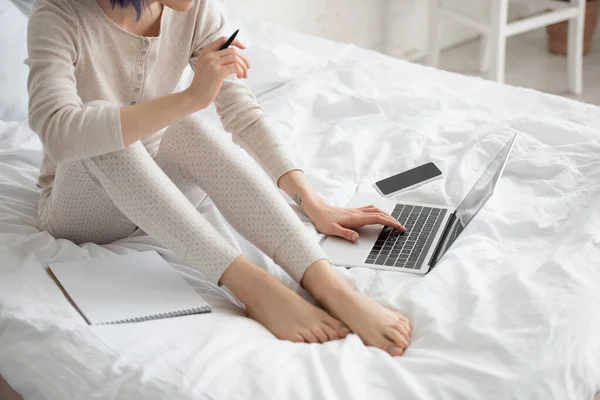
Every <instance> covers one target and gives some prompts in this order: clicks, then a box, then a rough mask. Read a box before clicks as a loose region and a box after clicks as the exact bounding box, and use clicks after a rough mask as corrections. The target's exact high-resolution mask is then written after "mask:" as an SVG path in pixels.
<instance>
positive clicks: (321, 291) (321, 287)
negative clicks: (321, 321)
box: [301, 259, 352, 307]
mask: <svg viewBox="0 0 600 400" xmlns="http://www.w3.org/2000/svg"><path fill="white" fill-rule="evenodd" d="M301 284H302V286H303V287H304V289H306V290H308V291H309V292H310V294H311V295H312V296H313V297H314V298H315V300H317V301H318V302H319V303H321V304H322V305H324V306H325V307H327V306H328V303H329V301H330V299H331V298H332V297H336V296H339V295H342V294H344V293H347V292H348V291H349V290H352V288H351V287H350V285H349V284H348V282H347V281H346V279H344V278H343V277H342V276H340V275H338V274H337V272H336V271H335V270H334V269H333V267H332V265H331V263H330V262H329V260H326V259H321V260H318V261H316V262H314V263H313V264H311V266H310V267H308V269H307V270H306V272H305V273H304V276H303V277H302V282H301Z"/></svg>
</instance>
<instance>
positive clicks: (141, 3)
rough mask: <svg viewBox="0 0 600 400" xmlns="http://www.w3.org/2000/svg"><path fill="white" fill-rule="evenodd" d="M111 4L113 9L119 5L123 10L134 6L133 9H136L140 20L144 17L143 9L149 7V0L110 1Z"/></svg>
mask: <svg viewBox="0 0 600 400" xmlns="http://www.w3.org/2000/svg"><path fill="white" fill-rule="evenodd" d="M110 4H111V5H112V7H113V8H115V5H118V6H119V7H121V8H127V7H129V6H133V8H135V12H136V14H137V19H138V20H139V19H140V17H141V16H142V9H143V8H144V7H148V2H147V0H110Z"/></svg>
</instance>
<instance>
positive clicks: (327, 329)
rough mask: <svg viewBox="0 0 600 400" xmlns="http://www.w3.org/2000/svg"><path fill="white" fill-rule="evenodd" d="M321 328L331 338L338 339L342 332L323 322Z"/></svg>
mask: <svg viewBox="0 0 600 400" xmlns="http://www.w3.org/2000/svg"><path fill="white" fill-rule="evenodd" d="M321 329H323V332H325V334H326V335H327V337H328V338H329V340H337V339H339V338H340V334H339V333H338V332H337V331H336V330H335V329H333V328H332V327H331V326H329V325H327V324H323V325H322V326H321Z"/></svg>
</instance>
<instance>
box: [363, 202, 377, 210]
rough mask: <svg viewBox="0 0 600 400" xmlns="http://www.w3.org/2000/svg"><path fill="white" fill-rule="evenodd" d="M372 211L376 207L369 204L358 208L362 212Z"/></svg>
mask: <svg viewBox="0 0 600 400" xmlns="http://www.w3.org/2000/svg"><path fill="white" fill-rule="evenodd" d="M374 209H377V207H375V206H374V205H373V204H369V205H368V206H364V207H360V208H359V210H363V211H366V210H374Z"/></svg>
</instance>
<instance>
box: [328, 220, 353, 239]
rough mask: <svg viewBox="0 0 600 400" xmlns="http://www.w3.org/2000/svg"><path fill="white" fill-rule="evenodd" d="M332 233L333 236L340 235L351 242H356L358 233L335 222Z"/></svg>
mask: <svg viewBox="0 0 600 400" xmlns="http://www.w3.org/2000/svg"><path fill="white" fill-rule="evenodd" d="M333 234H334V235H335V236H339V237H342V238H344V239H346V240H349V241H351V242H356V241H357V240H358V233H356V231H353V230H352V229H347V228H344V227H343V226H341V225H340V224H338V223H337V222H334V223H333Z"/></svg>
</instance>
